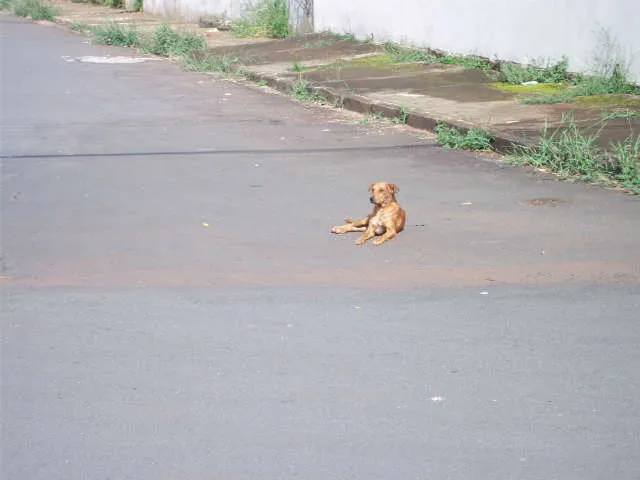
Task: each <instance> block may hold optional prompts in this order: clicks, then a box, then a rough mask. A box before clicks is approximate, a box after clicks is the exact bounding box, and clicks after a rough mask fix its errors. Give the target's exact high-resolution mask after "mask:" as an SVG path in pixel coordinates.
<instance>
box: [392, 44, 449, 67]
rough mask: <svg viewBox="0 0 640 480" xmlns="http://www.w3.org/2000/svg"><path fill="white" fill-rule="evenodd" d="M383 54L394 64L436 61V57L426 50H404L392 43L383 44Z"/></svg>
mask: <svg viewBox="0 0 640 480" xmlns="http://www.w3.org/2000/svg"><path fill="white" fill-rule="evenodd" d="M384 52H385V54H386V55H388V57H389V58H390V59H391V61H392V62H394V63H415V62H420V63H435V62H436V61H437V57H436V56H435V55H434V54H433V53H431V52H430V51H428V50H426V49H422V48H405V47H401V46H400V45H398V44H395V43H392V42H387V43H385V44H384Z"/></svg>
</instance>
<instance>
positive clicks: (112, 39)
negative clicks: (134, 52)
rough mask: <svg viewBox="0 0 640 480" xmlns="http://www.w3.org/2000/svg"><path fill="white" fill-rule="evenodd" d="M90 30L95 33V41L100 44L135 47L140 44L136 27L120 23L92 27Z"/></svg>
mask: <svg viewBox="0 0 640 480" xmlns="http://www.w3.org/2000/svg"><path fill="white" fill-rule="evenodd" d="M89 32H91V33H92V34H93V43H96V44H98V45H115V46H119V47H135V46H138V45H139V44H140V40H139V38H138V32H137V31H136V30H135V29H134V28H131V27H129V26H126V25H121V24H118V23H108V24H105V25H101V26H99V27H91V28H89Z"/></svg>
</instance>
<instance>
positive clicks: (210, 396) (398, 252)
mask: <svg viewBox="0 0 640 480" xmlns="http://www.w3.org/2000/svg"><path fill="white" fill-rule="evenodd" d="M0 21H1V27H2V29H1V35H2V38H1V40H2V120H3V124H2V157H3V159H2V213H3V215H2V227H1V229H2V247H3V257H2V273H1V275H2V279H1V280H0V282H1V283H0V285H2V289H3V304H2V312H3V315H2V342H3V343H2V416H3V419H2V422H3V428H2V473H3V475H4V476H3V478H4V479H7V480H40V479H42V480H58V479H60V480H107V479H110V480H124V479H127V480H128V479H131V480H175V479H180V480H186V479H189V480H195V479H197V480H205V479H206V480H231V479H234V480H245V479H247V480H249V479H261V480H262V479H269V480H272V479H273V480H275V479H283V480H284V479H287V480H288V479H304V480H315V479H318V480H328V479H358V480H359V479H381V480H390V479H394V480H396V479H397V480H404V479H425V480H427V479H428V480H430V479H451V480H471V479H478V480H499V479H503V480H514V479H523V480H524V479H526V480H537V479H540V480H552V479H557V480H591V479H593V480H596V479H598V480H599V479H615V480H628V479H639V478H640V473H638V472H640V455H639V453H638V452H640V368H638V367H639V365H640V323H639V317H640V315H639V313H638V312H639V309H640V248H639V247H638V239H639V238H640V202H639V201H638V199H637V198H632V197H628V196H624V195H622V194H619V193H615V192H606V191H603V190H601V189H600V188H598V187H590V186H585V185H575V184H569V183H562V182H557V181H555V180H554V179H552V178H550V177H547V176H544V175H542V174H538V173H533V172H530V171H527V170H523V169H518V168H513V167H510V166H506V165H501V164H500V163H498V162H496V161H495V159H491V158H480V157H476V156H473V155H471V154H468V153H462V152H452V151H446V150H442V149H440V148H439V147H438V146H437V145H435V144H434V143H433V142H432V141H431V140H430V139H428V138H424V135H421V134H419V133H417V132H412V131H409V130H407V129H403V128H402V127H397V126H393V125H391V124H384V123H383V124H367V125H362V124H359V122H358V119H357V118H356V117H354V116H352V115H349V114H346V113H343V112H338V111H332V110H330V109H327V108H320V107H310V106H304V105H300V104H296V103H293V102H292V101H290V100H289V99H287V98H285V97H283V96H281V95H277V94H275V93H272V92H269V91H267V90H265V89H262V88H258V87H249V86H244V85H240V84H234V83H232V82H229V81H226V80H223V79H218V78H216V77H211V76H206V75H200V74H189V73H184V72H181V71H180V69H179V67H177V66H176V65H173V64H171V63H169V62H167V61H164V60H162V61H160V60H154V61H148V62H144V63H135V64H114V63H109V64H104V63H87V60H91V59H87V58H85V57H90V56H92V57H103V56H111V57H113V56H117V55H123V56H126V57H132V56H135V53H134V52H133V51H131V50H124V49H116V48H107V47H99V46H92V45H90V44H88V43H87V40H86V38H85V37H83V36H80V35H76V34H73V33H70V32H66V31H64V30H61V29H58V28H54V27H51V26H47V25H36V24H33V23H28V22H25V21H23V20H18V19H15V18H11V17H8V16H5V15H2V16H0ZM94 60H95V59H94ZM376 180H388V181H392V182H394V183H397V184H398V185H399V186H400V188H401V192H400V195H399V200H400V202H401V203H402V205H403V206H404V207H405V208H406V210H407V212H408V227H407V229H406V231H405V232H403V233H402V234H400V235H399V236H398V237H397V238H396V239H394V240H392V241H391V242H389V243H387V244H385V245H383V246H381V247H373V246H372V245H366V246H364V247H355V246H353V241H354V240H355V238H356V237H355V236H347V235H345V236H335V235H331V234H330V233H329V229H330V227H331V226H332V225H334V224H336V223H339V222H340V221H341V219H342V218H343V217H344V216H357V215H360V214H364V213H366V212H367V210H368V209H369V205H368V194H367V192H366V189H367V187H368V185H369V184H370V183H371V182H373V181H376ZM540 199H546V200H540ZM549 199H552V200H549Z"/></svg>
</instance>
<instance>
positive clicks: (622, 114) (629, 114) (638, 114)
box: [601, 109, 640, 121]
mask: <svg viewBox="0 0 640 480" xmlns="http://www.w3.org/2000/svg"><path fill="white" fill-rule="evenodd" d="M601 117H602V120H604V121H608V120H614V119H616V118H622V119H625V120H626V119H630V118H640V110H630V109H626V110H613V111H611V112H602V115H601Z"/></svg>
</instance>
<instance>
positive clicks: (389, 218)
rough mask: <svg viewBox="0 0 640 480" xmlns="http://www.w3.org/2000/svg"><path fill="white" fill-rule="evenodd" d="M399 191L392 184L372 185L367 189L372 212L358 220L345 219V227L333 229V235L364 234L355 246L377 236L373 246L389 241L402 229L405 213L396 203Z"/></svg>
mask: <svg viewBox="0 0 640 480" xmlns="http://www.w3.org/2000/svg"><path fill="white" fill-rule="evenodd" d="M399 191H400V189H399V188H398V187H397V186H396V185H394V184H393V183H386V182H378V183H372V184H371V186H370V187H369V193H370V194H371V196H370V197H369V201H370V202H371V203H373V204H374V205H375V206H374V207H373V212H371V214H370V215H367V216H366V217H364V218H361V219H360V220H351V219H348V218H347V219H345V222H346V225H340V226H336V227H333V228H332V229H331V231H332V232H333V233H347V232H364V233H363V234H362V235H361V236H360V238H358V240H356V245H362V244H363V243H364V242H366V241H367V240H369V239H370V238H373V237H375V236H376V235H379V237H378V238H376V239H375V240H374V241H373V244H374V245H380V244H381V243H384V242H386V241H387V240H391V239H392V238H393V237H395V236H396V235H397V234H398V233H399V232H401V231H402V229H403V228H404V222H405V217H406V213H405V211H404V210H403V209H402V207H400V205H398V202H397V201H396V193H398V192H399Z"/></svg>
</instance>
